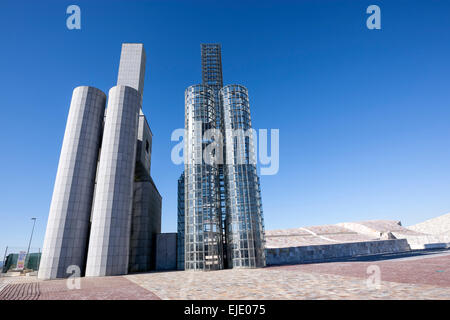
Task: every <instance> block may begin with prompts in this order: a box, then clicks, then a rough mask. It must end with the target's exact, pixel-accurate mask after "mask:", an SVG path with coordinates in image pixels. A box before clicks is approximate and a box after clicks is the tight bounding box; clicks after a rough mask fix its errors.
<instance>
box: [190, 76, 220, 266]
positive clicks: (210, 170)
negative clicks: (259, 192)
mask: <svg viewBox="0 0 450 320" xmlns="http://www.w3.org/2000/svg"><path fill="white" fill-rule="evenodd" d="M214 107H215V104H214V92H213V90H212V89H211V88H210V87H208V86H204V85H201V84H200V85H194V86H190V87H188V88H187V89H186V91H185V128H186V136H185V181H184V182H185V269H203V270H219V269H223V245H222V232H221V231H222V230H221V216H220V212H219V208H220V207H219V193H218V185H219V182H218V169H217V166H216V165H214V164H210V163H207V162H206V161H205V159H204V158H205V157H204V154H205V153H206V152H205V149H206V147H207V146H208V145H209V144H210V143H211V142H212V141H211V140H210V139H204V135H205V132H206V131H207V130H210V129H215V128H216V113H215V108H214Z"/></svg>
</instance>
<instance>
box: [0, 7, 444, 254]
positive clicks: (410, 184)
mask: <svg viewBox="0 0 450 320" xmlns="http://www.w3.org/2000/svg"><path fill="white" fill-rule="evenodd" d="M70 4H77V5H79V6H80V7H81V14H82V22H81V27H82V29H81V30H80V31H76V30H68V29H67V28H66V18H67V15H66V13H65V12H66V8H67V6H68V5H70ZM370 4H377V5H379V6H380V7H381V19H382V23H381V26H382V29H381V30H368V29H367V28H366V24H365V21H366V19H367V17H368V15H367V14H366V13H365V10H366V8H367V6H369V5H370ZM449 13H450V2H449V1H430V0H426V1H425V0H424V1H406V0H405V1H393V0H391V1H372V0H371V1H356V0H355V1H338V0H333V1H324V0H310V1H273V2H272V1H261V0H258V1H220V2H219V1H217V2H216V1H200V2H195V1H189V2H188V1H179V2H173V1H154V2H153V1H144V0H141V1H92V0H90V1H61V0H59V1H56V0H55V1H17V0H15V1H11V0H3V1H2V2H1V4H0V33H1V41H2V44H1V50H0V97H1V101H0V108H1V116H0V150H1V157H0V250H1V251H0V259H1V258H2V257H3V250H4V247H5V246H6V245H9V246H15V247H18V246H26V245H27V241H28V236H29V232H30V230H31V220H30V218H31V217H37V218H38V221H37V225H36V234H35V238H34V241H33V244H32V247H36V248H37V247H42V242H43V237H44V232H45V226H46V222H47V216H48V210H49V206H50V200H51V196H52V190H53V183H54V179H55V175H56V169H57V164H58V159H59V152H60V148H61V144H62V139H63V135H64V128H65V122H66V118H67V114H68V108H69V103H70V99H71V93H72V90H73V88H74V87H76V86H79V85H91V86H95V87H98V88H99V89H101V90H103V91H104V92H108V90H109V88H111V87H112V86H114V85H115V82H116V77H117V70H118V62H119V55H120V48H121V43H122V42H143V43H144V45H145V48H146V51H147V73H146V80H145V90H144V107H143V109H144V112H145V113H146V114H147V116H148V119H149V123H150V126H151V129H152V131H153V133H154V139H153V141H154V143H153V158H152V175H153V177H154V180H155V182H156V184H157V186H158V188H159V191H160V193H161V194H162V196H163V225H162V229H163V231H164V232H169V231H172V232H173V231H175V230H176V205H177V204H176V190H177V178H178V177H179V175H180V173H181V171H182V167H181V166H176V165H174V164H172V162H171V160H170V151H171V148H172V147H173V146H174V143H173V142H171V141H170V135H171V132H172V131H173V130H174V129H176V128H180V127H183V125H184V89H185V88H186V87H187V86H189V85H192V84H195V83H199V82H200V81H201V70H200V43H203V42H219V43H221V44H222V55H223V69H224V82H225V83H226V84H228V83H239V84H243V85H245V86H247V87H248V89H249V93H250V103H251V111H252V121H253V126H254V127H255V128H268V129H270V128H278V129H280V171H279V173H278V174H277V175H274V176H263V177H262V178H261V185H262V197H263V207H264V214H265V221H266V229H275V228H288V227H300V226H308V225H317V224H331V223H337V222H343V221H355V220H367V219H398V220H401V221H402V222H403V224H404V225H410V224H414V223H417V222H420V221H422V220H425V219H427V218H431V217H434V216H438V215H441V214H444V213H446V212H448V211H450V196H449V195H450V148H449V143H450V126H449V119H450V87H449V74H450V62H449V61H450V60H449V57H450V19H449Z"/></svg>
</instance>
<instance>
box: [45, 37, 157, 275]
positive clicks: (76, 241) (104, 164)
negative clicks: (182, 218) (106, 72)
mask: <svg viewBox="0 0 450 320" xmlns="http://www.w3.org/2000/svg"><path fill="white" fill-rule="evenodd" d="M145 60H146V56H145V51H144V46H143V45H142V44H140V43H125V44H123V45H122V53H121V57H120V66H119V74H118V79H117V86H115V87H113V88H111V89H110V90H109V97H108V108H107V109H106V116H105V101H106V96H105V94H104V93H103V92H101V91H100V90H98V89H95V88H91V87H79V88H76V89H75V90H74V93H73V98H72V103H71V107H70V112H69V117H68V120H67V127H66V133H65V136H64V143H63V148H62V150H61V158H60V162H59V166H58V173H57V177H56V182H55V189H54V193H53V198H52V204H51V209H50V215H49V220H48V226H47V233H46V237H45V241H44V249H43V256H42V259H41V264H40V271H39V277H40V278H41V279H53V278H62V277H67V276H68V275H70V274H72V273H73V271H76V268H70V269H68V267H69V266H75V267H78V268H79V270H80V273H81V275H83V274H84V273H85V275H86V276H107V275H118V274H126V273H128V271H148V270H151V269H154V268H155V261H156V257H155V254H156V245H155V242H156V235H157V234H158V233H160V232H161V201H162V199H161V195H160V194H159V192H158V189H157V188H156V186H155V183H154V182H153V179H152V178H151V175H150V168H151V150H152V132H151V130H150V127H149V125H148V122H147V119H146V117H145V115H144V113H143V112H142V93H143V90H144V74H145ZM102 134H103V135H102ZM88 242H89V244H88Z"/></svg>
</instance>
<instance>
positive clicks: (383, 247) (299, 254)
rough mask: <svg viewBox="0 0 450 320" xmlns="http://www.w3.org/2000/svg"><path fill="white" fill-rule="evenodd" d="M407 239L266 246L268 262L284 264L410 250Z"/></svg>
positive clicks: (268, 263)
mask: <svg viewBox="0 0 450 320" xmlns="http://www.w3.org/2000/svg"><path fill="white" fill-rule="evenodd" d="M409 250H411V248H410V247H409V245H408V242H407V241H406V239H396V240H376V241H365V242H352V243H338V244H327V245H313V246H301V247H289V248H266V264H267V265H268V266H270V265H284V264H299V263H305V262H319V261H324V260H329V259H337V258H349V257H355V256H367V255H372V254H380V253H396V252H405V251H409Z"/></svg>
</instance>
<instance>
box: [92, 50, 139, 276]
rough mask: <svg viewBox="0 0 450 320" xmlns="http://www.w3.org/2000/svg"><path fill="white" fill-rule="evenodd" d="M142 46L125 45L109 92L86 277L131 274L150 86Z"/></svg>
mask: <svg viewBox="0 0 450 320" xmlns="http://www.w3.org/2000/svg"><path fill="white" fill-rule="evenodd" d="M144 70H145V52H144V47H143V45H142V44H123V45H122V54H121V57H120V66H119V76H118V80H117V86H116V87H113V88H111V90H110V91H109V99H108V107H107V109H106V118H105V128H104V132H103V140H102V149H101V153H100V161H99V165H98V174H97V188H96V192H95V198H94V204H93V209H92V227H91V233H90V239H89V250H88V258H87V264H86V276H107V275H118V274H126V273H127V272H128V262H129V260H128V259H129V248H130V232H131V213H132V208H133V187H134V185H133V184H134V172H135V163H136V150H137V148H136V146H137V138H138V128H139V114H140V111H141V102H142V92H143V87H144Z"/></svg>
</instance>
